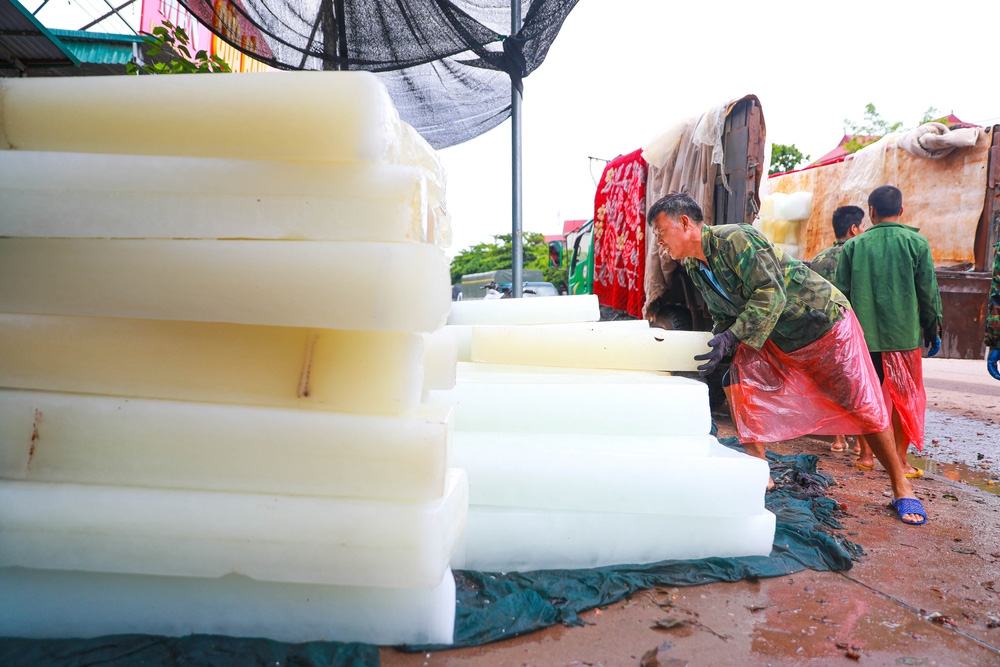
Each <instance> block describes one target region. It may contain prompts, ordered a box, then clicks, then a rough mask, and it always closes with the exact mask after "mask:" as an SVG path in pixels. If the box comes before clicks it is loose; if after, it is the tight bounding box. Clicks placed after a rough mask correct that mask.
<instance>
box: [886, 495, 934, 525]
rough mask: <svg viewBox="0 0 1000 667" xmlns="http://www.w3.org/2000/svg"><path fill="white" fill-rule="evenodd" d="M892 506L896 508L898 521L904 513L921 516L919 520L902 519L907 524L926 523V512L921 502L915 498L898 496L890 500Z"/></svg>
mask: <svg viewBox="0 0 1000 667" xmlns="http://www.w3.org/2000/svg"><path fill="white" fill-rule="evenodd" d="M892 507H893V509H895V510H896V515H897V516H898V517H899V520H900V521H903V516H904V515H906V514H919V515H920V516H922V517H923V519H922V520H921V521H903V523H905V524H906V525H908V526H919V525H921V524H925V523H927V512H926V511H924V506H923V504H922V503H921V502H920V501H919V500H917V499H916V498H899V499H897V500H893V501H892Z"/></svg>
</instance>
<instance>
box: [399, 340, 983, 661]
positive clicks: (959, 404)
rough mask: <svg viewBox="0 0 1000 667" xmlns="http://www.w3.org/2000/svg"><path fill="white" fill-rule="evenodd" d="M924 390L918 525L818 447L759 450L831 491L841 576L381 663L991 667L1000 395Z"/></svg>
mask: <svg viewBox="0 0 1000 667" xmlns="http://www.w3.org/2000/svg"><path fill="white" fill-rule="evenodd" d="M924 381H925V385H926V387H927V397H928V420H927V421H928V423H927V431H928V436H927V446H926V447H925V452H924V456H923V457H921V458H912V459H911V460H912V461H915V462H916V463H917V465H923V466H924V467H926V468H927V470H928V473H927V474H926V475H925V477H924V478H923V479H917V480H914V487H915V490H916V493H917V495H918V497H920V499H921V500H922V501H923V503H924V505H925V507H926V508H927V512H928V515H929V521H928V523H927V524H926V525H923V526H907V525H904V524H902V523H901V522H900V521H899V520H898V519H897V518H896V517H895V513H894V512H893V511H892V510H891V508H890V507H889V506H888V502H889V500H890V497H889V484H888V476H887V475H886V474H885V472H884V471H883V470H882V469H881V466H878V467H877V468H876V470H874V471H871V472H861V471H859V470H856V469H855V468H854V456H853V455H852V454H850V453H849V452H848V453H834V452H831V451H830V448H829V445H830V440H831V439H829V438H820V437H806V438H799V439H797V440H792V441H788V442H781V443H775V444H773V445H771V446H770V447H769V449H771V450H773V451H776V452H778V453H781V454H791V453H809V454H816V455H817V456H819V457H820V463H819V469H820V470H822V471H824V472H827V473H829V474H831V475H833V476H834V478H835V479H836V481H837V485H836V486H835V487H833V488H832V489H831V490H830V494H831V495H832V496H833V497H834V498H835V499H837V500H838V501H839V502H840V503H841V504H842V506H843V507H844V508H845V510H846V513H847V517H846V518H844V519H843V520H842V524H843V526H844V529H843V532H844V533H845V534H846V536H847V537H848V538H849V539H851V540H853V541H855V542H857V543H859V544H861V545H862V546H863V547H864V550H865V555H864V556H863V557H862V558H861V560H860V561H858V562H857V563H855V565H854V567H853V568H852V569H851V570H849V571H847V572H841V573H831V572H814V571H810V570H805V571H802V572H799V573H797V574H795V575H791V576H786V577H776V578H771V579H760V580H757V581H741V582H737V583H732V584H727V583H718V584H710V585H705V586H696V587H690V588H679V589H657V590H652V591H646V592H643V593H639V594H636V595H634V596H632V597H631V598H630V599H628V600H625V601H622V602H620V603H617V604H614V605H611V606H609V607H607V608H604V609H594V610H591V611H589V612H586V613H584V614H581V618H582V619H583V620H584V621H586V622H587V623H589V625H587V626H584V627H573V628H568V627H562V626H555V627H552V628H548V629H545V630H541V631H538V632H534V633H531V634H528V635H524V636H521V637H515V638H512V639H508V640H506V641H503V642H497V643H494V644H489V645H486V646H480V647H475V648H467V649H456V650H452V651H441V652H435V653H430V654H427V653H418V654H412V653H403V652H400V651H397V650H395V649H391V648H385V649H382V651H381V659H382V664H383V665H385V666H386V667H439V666H440V667H444V666H447V667H479V666H484V667H486V666H488V667H497V666H507V665H509V666H511V667H520V666H525V665H532V666H537V667H547V666H569V665H574V666H578V665H590V666H598V665H601V666H604V667H613V666H615V667H616V666H619V665H621V666H626V665H628V666H641V667H656V666H658V665H660V666H664V667H666V666H668V665H669V666H671V667H681V666H683V665H690V666H692V667H696V666H699V665H710V666H716V665H740V666H741V667H755V666H758V665H759V666H764V665H774V666H775V667H778V666H783V665H803V664H815V665H839V664H843V665H852V664H863V665H872V666H875V665H893V666H896V665H941V666H948V667H953V666H956V667H965V666H969V667H1000V495H997V494H995V493H992V491H994V490H998V489H1000V487H996V486H993V487H991V486H988V482H989V481H990V480H991V479H993V478H994V477H995V473H994V472H993V466H994V465H996V466H998V467H1000V451H998V450H997V449H996V448H994V443H997V440H998V438H1000V410H998V406H1000V382H996V381H995V380H993V379H992V378H990V377H989V376H988V375H987V373H986V369H985V363H984V362H982V361H956V360H936V359H930V360H925V364H924ZM991 383H992V384H991ZM717 421H718V422H719V426H720V435H722V436H727V435H732V434H733V428H732V424H731V423H730V422H729V421H728V419H727V418H725V417H722V416H717ZM932 433H933V434H936V437H934V436H932ZM945 433H949V434H950V435H945ZM976 434H979V435H976ZM949 437H950V438H951V441H950V442H948V443H947V446H944V443H942V442H940V441H941V440H942V439H943V438H949ZM932 439H936V440H939V442H938V443H937V444H938V446H937V447H935V446H934V445H933V444H931V440H932ZM980 454H982V455H983V456H982V457H981V458H980V457H979V455H980ZM955 460H958V461H959V462H958V463H955ZM984 463H985V465H983V464H984ZM969 482H971V483H969ZM977 485H978V486H977Z"/></svg>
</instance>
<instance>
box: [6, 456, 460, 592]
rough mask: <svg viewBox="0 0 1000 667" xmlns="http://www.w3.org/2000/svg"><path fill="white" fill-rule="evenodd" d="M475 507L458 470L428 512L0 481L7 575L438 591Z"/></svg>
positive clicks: (342, 502)
mask: <svg viewBox="0 0 1000 667" xmlns="http://www.w3.org/2000/svg"><path fill="white" fill-rule="evenodd" d="M372 483H373V484H374V483H377V480H372ZM468 498H469V495H468V482H467V479H466V476H465V472H464V471H462V470H458V469H451V470H449V471H448V476H447V479H446V482H445V492H444V495H443V496H442V497H441V498H438V499H435V500H431V501H423V502H390V501H379V500H362V499H354V498H320V497H315V496H285V495H274V494H248V493H217V492H209V491H178V490H168V489H149V488H139V487H126V486H98V485H87V484H56V483H48V484H46V483H34V482H11V481H0V567H8V566H17V567H33V568H38V569H43V570H81V571H87V572H119V573H129V574H157V575H170V576H180V577H220V576H223V575H226V574H230V573H238V574H245V575H247V576H248V577H250V578H252V579H257V580H259V581H281V582H289V583H304V584H331V585H344V586H384V587H389V588H432V587H434V586H436V585H437V584H438V583H439V582H440V581H441V577H442V576H443V575H444V572H445V569H446V567H447V565H448V561H449V560H450V558H451V556H452V553H453V552H454V549H455V544H456V543H457V541H458V539H459V537H460V536H461V534H462V530H463V529H464V527H465V516H466V510H467V508H468Z"/></svg>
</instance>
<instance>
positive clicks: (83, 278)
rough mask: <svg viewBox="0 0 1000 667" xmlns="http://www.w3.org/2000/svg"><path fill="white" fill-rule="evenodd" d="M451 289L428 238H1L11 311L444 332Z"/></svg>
mask: <svg viewBox="0 0 1000 667" xmlns="http://www.w3.org/2000/svg"><path fill="white" fill-rule="evenodd" d="M151 78H152V77H151ZM449 283H450V279H449V276H448V262H447V260H446V259H445V257H444V254H443V253H442V252H441V250H440V249H439V248H437V247H436V246H433V245H430V244H427V243H407V244H402V243H337V242H332V241H309V242H306V241H163V240H153V241H136V240H100V239H26V238H9V239H0V312H6V313H34V314H49V315H97V316H104V317H137V318H149V319H164V320H195V321H200V322H234V323H240V324H268V325H282V326H298V327H319V328H327V329H354V330H364V331H434V330H435V329H438V328H439V327H440V326H441V325H443V324H444V320H445V318H446V317H447V314H448V308H449V304H450V303H451V300H450V291H449V290H450V287H449Z"/></svg>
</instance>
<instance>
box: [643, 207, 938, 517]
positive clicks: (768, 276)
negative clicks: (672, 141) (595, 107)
mask: <svg viewBox="0 0 1000 667" xmlns="http://www.w3.org/2000/svg"><path fill="white" fill-rule="evenodd" d="M646 219H647V220H648V222H649V225H650V227H652V229H653V232H654V236H655V242H656V243H657V245H658V246H659V247H660V249H661V251H663V252H667V253H668V254H669V255H670V256H671V257H672V258H673V259H675V260H678V261H683V262H684V267H685V269H686V270H687V273H688V276H689V277H690V278H691V280H692V282H694V284H695V286H696V287H698V289H699V291H700V292H701V294H702V296H703V297H704V299H705V303H706V305H707V307H708V310H709V312H710V313H711V314H712V319H713V321H714V323H715V327H714V332H715V333H716V335H715V337H713V338H712V340H711V341H709V346H710V347H711V349H712V351H711V352H710V353H708V354H704V355H698V356H697V357H695V359H698V360H705V361H706V363H705V364H703V365H702V366H699V370H700V371H701V372H702V373H704V374H708V373H710V372H712V371H713V370H714V369H715V367H716V366H717V365H718V364H719V363H720V362H721V361H722V359H723V358H724V357H726V356H727V355H728V354H729V353H730V352H731V351H735V352H737V357H740V356H741V355H742V357H743V358H744V359H747V358H749V359H751V364H752V365H753V366H755V367H754V368H752V369H750V370H751V371H752V372H754V373H757V374H760V373H761V371H762V370H763V371H764V372H766V370H767V368H764V369H762V368H761V365H762V364H765V365H773V363H774V361H773V360H774V359H776V358H778V357H785V358H789V359H793V360H794V358H796V357H797V356H798V357H802V356H804V355H805V354H808V353H807V352H806V350H808V349H809V346H810V344H812V343H817V344H818V345H820V347H821V348H822V349H826V346H828V344H829V341H838V340H842V339H843V336H842V334H843V332H844V330H843V329H842V327H843V326H844V325H847V326H849V327H852V328H851V329H850V330H851V331H853V332H854V333H853V334H850V335H852V336H853V337H852V338H851V339H850V343H851V346H853V347H851V348H850V349H852V350H854V349H856V350H858V351H857V352H856V353H853V354H852V356H849V357H847V358H846V359H845V358H843V357H844V355H843V354H839V355H838V354H835V355H833V356H832V357H831V358H830V359H829V360H824V362H822V363H812V364H808V365H806V366H804V367H803V366H802V365H796V366H795V368H794V369H793V368H791V367H790V366H786V367H784V368H777V367H773V366H771V368H772V372H773V376H774V377H775V378H780V377H781V376H782V375H784V376H785V378H786V382H787V379H788V376H789V375H792V374H797V376H798V377H805V378H806V381H807V382H808V383H811V384H812V386H814V387H816V388H817V389H818V390H820V391H823V392H824V394H825V395H824V400H823V401H820V402H819V403H815V404H809V405H802V406H800V407H801V408H802V409H803V411H805V410H806V409H807V410H808V411H809V412H810V414H812V415H819V416H820V417H822V418H826V417H827V416H831V415H832V416H833V417H836V418H840V417H842V416H843V415H848V416H851V415H855V416H856V417H855V418H856V419H857V421H856V422H855V423H857V424H858V425H859V427H860V428H861V431H862V432H864V433H865V434H866V435H867V434H868V433H870V434H871V435H869V436H868V439H869V443H870V444H871V447H872V450H873V451H874V452H875V455H876V456H877V457H878V459H879V461H881V462H882V465H883V466H884V467H885V469H886V471H887V472H888V473H889V480H890V483H891V485H892V490H893V498H894V501H893V506H894V507H895V508H896V511H897V514H898V515H899V518H900V519H901V520H902V521H904V522H905V523H913V524H917V523H924V522H925V521H926V517H927V514H926V512H925V511H924V509H923V507H922V506H921V505H920V501H918V500H916V498H915V497H914V495H913V489H912V487H911V486H910V483H909V480H907V479H906V478H905V477H904V476H903V469H902V466H901V465H900V463H899V459H898V458H897V457H896V455H895V450H894V447H893V441H892V430H891V427H890V426H889V416H888V414H887V413H886V410H885V405H884V404H883V403H882V400H881V392H880V390H879V388H878V385H877V382H878V379H877V376H876V375H875V371H874V369H873V368H872V366H871V359H870V358H869V356H868V351H867V347H866V346H865V345H864V338H863V335H862V334H861V330H860V326H858V325H857V321H856V319H855V318H854V315H853V314H852V313H850V304H849V303H848V301H847V299H846V298H844V296H843V294H841V293H840V291H838V290H837V288H836V287H834V286H833V285H831V284H830V283H829V282H828V281H826V280H824V279H823V278H821V277H820V276H819V275H817V274H816V273H814V272H813V271H811V270H810V269H809V268H808V267H807V266H806V265H805V264H803V263H802V262H800V261H798V260H796V259H793V258H792V257H790V256H789V255H787V254H786V253H784V252H782V251H781V250H779V249H777V248H775V247H774V246H773V245H772V244H771V243H770V242H769V241H768V240H767V239H766V238H765V237H764V236H763V235H762V234H760V233H759V232H757V231H756V230H755V229H753V227H750V226H749V225H720V226H716V227H710V226H708V225H705V224H703V215H702V211H701V207H700V206H698V204H697V202H695V201H694V199H692V198H691V196H690V195H688V194H685V193H680V194H672V195H668V196H666V197H664V198H663V199H660V200H659V201H657V202H656V203H655V204H653V206H652V207H650V209H649V211H648V213H647V215H646ZM848 318H850V319H848ZM828 335H831V336H833V338H831V339H828V340H827V341H822V339H824V338H825V337H827V336H828ZM820 341H822V344H820ZM766 343H771V346H768V347H766V348H765V344H766ZM774 347H777V348H778V349H777V350H774V349H773V348H774ZM813 349H817V348H813ZM862 351H863V353H862ZM834 352H840V350H834ZM865 364H867V367H865V366H864V365H865ZM859 365H861V366H860V367H861V368H862V369H863V370H862V372H861V373H859V372H858V371H856V370H853V368H852V367H859ZM741 372H743V371H741V369H740V364H739V363H738V362H737V361H734V363H733V366H732V368H731V369H730V372H729V373H727V379H724V381H723V384H724V385H727V384H728V383H729V382H731V383H732V384H734V385H738V384H739V383H740V377H739V376H740V374H741ZM733 376H735V377H733ZM860 376H863V377H864V378H865V382H866V384H865V386H863V387H855V386H850V382H849V381H848V380H847V379H846V378H849V377H860ZM798 377H797V378H796V379H798ZM779 384H781V383H780V382H779ZM732 389H733V387H728V386H727V392H726V393H727V396H728V397H729V399H730V406H731V408H732V409H733V412H734V415H737V418H736V419H734V421H735V422H736V426H737V432H740V431H741V429H742V428H743V427H744V425H745V424H747V423H749V421H750V420H749V419H747V420H744V421H741V419H740V417H739V415H747V414H748V412H752V411H756V412H758V413H759V412H760V411H766V412H767V413H766V414H749V417H750V418H752V420H753V422H754V424H755V425H756V424H765V425H766V426H765V428H772V427H773V430H774V431H775V432H778V431H779V430H780V432H781V433H782V434H783V435H784V437H782V438H779V439H790V438H791V437H799V436H801V435H807V434H809V433H811V432H813V431H814V430H815V428H814V427H815V425H816V424H815V422H813V421H812V420H811V419H806V418H803V414H802V413H800V412H798V411H789V410H770V411H768V409H767V408H760V407H758V406H757V405H755V404H754V405H751V404H750V402H749V401H748V402H747V403H744V404H740V401H743V400H744V399H743V398H740V399H739V400H735V399H737V396H740V397H742V396H744V393H743V392H742V391H741V392H735V391H731V390H732ZM803 400H805V399H803ZM838 424H839V423H838ZM747 431H748V432H749V431H750V429H747ZM789 434H791V435H789ZM740 440H741V441H742V442H743V445H744V448H745V449H746V451H747V453H748V454H751V455H753V456H756V457H758V458H766V457H765V453H764V444H763V442H757V441H753V440H751V439H750V438H749V437H747V436H745V435H744V434H743V433H741V434H740ZM770 485H773V481H772V482H770V483H769V486H770Z"/></svg>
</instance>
